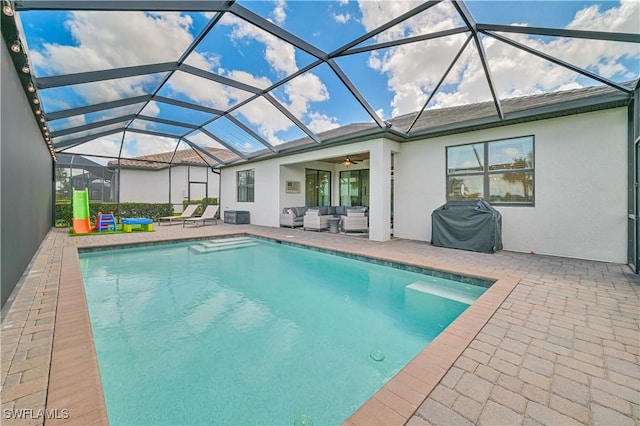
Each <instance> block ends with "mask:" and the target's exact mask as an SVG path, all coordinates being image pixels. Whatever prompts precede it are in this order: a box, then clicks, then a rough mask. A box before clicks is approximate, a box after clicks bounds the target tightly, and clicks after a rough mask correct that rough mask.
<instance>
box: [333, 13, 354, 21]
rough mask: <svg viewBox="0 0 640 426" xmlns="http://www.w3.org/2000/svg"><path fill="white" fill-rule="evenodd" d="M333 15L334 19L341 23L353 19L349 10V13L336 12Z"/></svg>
mask: <svg viewBox="0 0 640 426" xmlns="http://www.w3.org/2000/svg"><path fill="white" fill-rule="evenodd" d="M331 17H332V18H333V20H334V21H336V22H337V23H339V24H346V23H347V22H349V20H350V19H351V14H350V13H348V12H347V13H334V14H332V15H331Z"/></svg>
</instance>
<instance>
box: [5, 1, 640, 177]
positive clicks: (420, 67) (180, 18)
mask: <svg viewBox="0 0 640 426" xmlns="http://www.w3.org/2000/svg"><path fill="white" fill-rule="evenodd" d="M3 3H4V4H3V6H4V8H3V10H4V12H5V13H3V15H2V32H3V37H4V39H5V42H6V43H7V45H8V46H9V47H10V48H11V54H12V55H13V56H12V58H13V60H14V63H15V66H16V69H17V70H19V73H20V75H21V78H22V80H23V83H24V87H25V91H26V92H27V95H28V96H29V98H31V99H32V100H33V101H34V102H37V103H34V106H33V109H34V114H35V116H36V118H37V119H38V120H39V121H40V122H41V125H42V126H43V134H44V136H45V138H46V140H47V141H48V143H49V144H50V147H51V150H52V154H53V153H54V152H55V153H61V152H64V153H75V154H82V155H86V156H88V157H90V158H92V159H93V160H94V161H100V162H103V163H106V162H107V161H109V160H111V159H117V158H121V159H133V158H137V157H141V156H145V155H156V154H159V153H163V152H176V151H180V152H182V151H183V150H191V151H192V152H193V155H197V156H198V157H199V158H201V159H202V161H206V162H207V164H208V165H210V166H215V167H217V166H224V165H227V164H235V163H238V162H243V161H248V160H253V159H257V158H266V157H269V156H274V155H281V154H285V153H290V152H295V151H296V150H300V149H310V148H313V147H322V146H324V145H328V144H331V143H332V141H333V139H332V138H331V137H328V136H327V135H331V134H332V130H335V129H338V128H340V129H343V130H344V132H347V133H348V132H349V131H351V130H354V131H355V132H356V133H357V130H358V129H367V131H368V132H369V133H371V129H374V130H375V129H378V130H379V132H380V134H381V135H383V134H385V133H387V134H390V135H391V134H392V135H393V136H394V139H396V140H400V141H402V140H404V139H406V140H410V139H411V138H412V137H415V136H416V135H417V134H419V132H420V131H421V129H424V128H430V127H434V126H436V124H437V123H430V122H429V120H431V118H430V117H436V116H437V115H434V114H427V113H426V111H433V110H435V109H439V108H440V109H441V108H445V107H454V106H461V107H462V106H464V105H469V104H477V103H482V102H489V107H490V108H489V112H488V114H490V115H492V116H493V118H494V119H495V120H498V121H499V120H506V119H509V117H510V114H513V113H512V112H511V110H509V108H505V104H507V105H508V104H509V101H507V99H509V98H514V97H522V96H524V95H532V94H544V93H548V92H554V91H558V90H569V89H578V88H582V87H589V86H603V87H605V88H607V90H613V91H614V92H616V93H619V94H621V95H622V96H629V97H631V93H632V92H633V89H634V85H628V84H627V85H625V84H623V83H624V82H628V81H633V80H637V79H638V77H639V76H640V34H639V27H638V23H639V22H640V2H638V1H637V0H620V1H575V0H572V1H566V2H565V1H532V2H527V1H422V2H413V1H401V0H400V1H368V0H367V1H359V2H353V1H347V0H336V1H289V2H287V1H284V0H275V1H246V2H245V1H188V0H182V1H135V0H130V1H120V0H111V1H84V0H18V1H15V2H13V1H4V2H3ZM440 119H442V118H440ZM445 121H446V120H445ZM449 121H451V120H449ZM453 121H455V120H453ZM436 127H437V126H436ZM212 149H224V150H226V151H227V153H228V155H224V156H223V155H218V156H216V155H213V154H212V152H215V151H213V150H212Z"/></svg>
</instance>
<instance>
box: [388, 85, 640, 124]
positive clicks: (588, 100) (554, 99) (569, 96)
mask: <svg viewBox="0 0 640 426" xmlns="http://www.w3.org/2000/svg"><path fill="white" fill-rule="evenodd" d="M635 84H636V82H631V83H627V84H626V85H627V86H629V87H633V86H634V85H635ZM609 96H611V97H615V98H620V100H619V101H618V103H615V102H614V103H609V102H608V97H609ZM630 99H631V95H626V94H624V93H622V92H620V91H619V90H616V89H614V88H611V87H609V86H604V85H603V86H595V87H586V88H580V89H573V90H564V91H558V92H549V93H542V94H538V95H529V96H522V97H518V98H507V99H502V100H501V103H502V109H503V111H504V115H505V120H503V121H504V122H505V123H501V122H500V121H497V119H498V117H497V113H496V108H495V105H494V103H493V102H482V103H476V104H469V105H461V106H456V107H450V108H434V109H428V110H425V111H424V112H423V113H422V114H421V115H420V118H419V119H418V121H417V122H416V124H415V126H414V127H413V129H412V132H415V133H420V132H428V131H434V130H437V129H441V128H445V127H449V128H453V127H456V126H458V127H465V126H462V125H463V124H465V123H467V124H468V123H474V122H476V123H477V122H479V121H482V119H495V120H492V121H493V123H494V124H495V125H501V124H506V123H509V124H511V123H512V122H513V120H514V119H521V120H522V121H526V120H525V118H526V117H529V119H536V120H539V119H541V118H550V117H558V116H562V115H568V114H575V113H578V112H585V111H586V110H589V109H590V110H594V109H602V108H611V107H615V106H622V105H625V104H626V103H628V101H629V100H630ZM597 105H600V106H597ZM416 114H417V113H415V112H414V113H411V114H406V115H402V116H399V117H396V118H394V119H392V120H390V122H391V123H392V124H393V126H394V127H395V128H397V129H398V130H400V131H405V130H407V129H408V128H409V126H410V124H411V122H413V119H414V118H415V116H416Z"/></svg>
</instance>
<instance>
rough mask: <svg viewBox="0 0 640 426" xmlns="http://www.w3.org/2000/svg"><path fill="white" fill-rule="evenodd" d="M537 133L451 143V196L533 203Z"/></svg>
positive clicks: (506, 202)
mask: <svg viewBox="0 0 640 426" xmlns="http://www.w3.org/2000/svg"><path fill="white" fill-rule="evenodd" d="M533 159H534V151H533V136H524V137H521V138H514V139H504V140H498V141H489V142H481V143H474V144H468V145H459V146H450V147H447V200H466V199H476V198H484V199H485V200H488V201H489V202H490V203H492V204H520V205H533V201H534V197H533V180H534V179H533V178H534V162H533Z"/></svg>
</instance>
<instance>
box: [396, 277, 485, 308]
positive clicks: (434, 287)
mask: <svg viewBox="0 0 640 426" xmlns="http://www.w3.org/2000/svg"><path fill="white" fill-rule="evenodd" d="M405 290H406V291H415V292H420V293H428V294H432V295H434V296H439V297H444V298H445V299H450V300H455V301H456V302H460V303H465V304H467V305H470V304H472V303H473V302H475V301H476V299H478V296H477V295H475V294H469V293H465V292H464V291H462V290H458V289H454V288H449V287H446V286H443V285H439V284H433V283H428V282H426V281H415V282H413V283H411V284H409V285H407V287H406V288H405Z"/></svg>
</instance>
